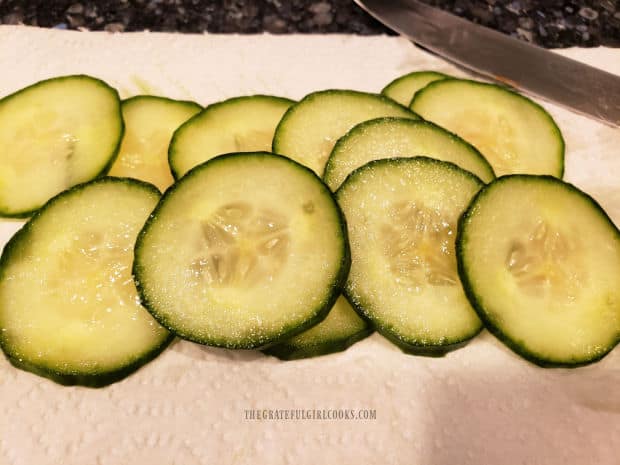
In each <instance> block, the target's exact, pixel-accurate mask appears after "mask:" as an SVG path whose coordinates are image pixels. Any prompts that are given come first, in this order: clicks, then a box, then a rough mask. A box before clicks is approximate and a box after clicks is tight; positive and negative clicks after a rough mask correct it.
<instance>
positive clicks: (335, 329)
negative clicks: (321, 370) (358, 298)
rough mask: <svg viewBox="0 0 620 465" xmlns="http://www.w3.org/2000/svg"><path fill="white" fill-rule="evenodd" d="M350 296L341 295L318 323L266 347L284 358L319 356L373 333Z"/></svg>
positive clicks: (269, 351) (338, 349)
mask: <svg viewBox="0 0 620 465" xmlns="http://www.w3.org/2000/svg"><path fill="white" fill-rule="evenodd" d="M372 331H373V330H372V328H371V327H370V326H369V324H368V323H367V322H366V321H364V320H363V319H361V318H360V317H359V316H358V315H357V313H355V310H353V309H352V308H351V305H350V304H349V303H348V302H347V300H346V299H345V298H344V297H342V296H340V297H338V300H337V301H336V303H335V304H334V306H333V307H332V309H331V310H330V311H329V314H328V315H327V318H325V319H324V320H323V321H321V322H320V323H319V324H318V325H316V326H313V327H312V328H310V329H308V330H307V331H304V332H303V333H301V334H299V335H297V336H294V337H292V338H290V339H288V340H286V341H284V342H282V343H280V344H276V345H274V346H272V347H270V348H269V349H267V350H265V353H266V354H269V355H274V356H276V357H278V358H281V359H283V360H294V359H299V358H308V357H316V356H319V355H326V354H331V353H333V352H341V351H343V350H346V349H347V348H349V347H350V346H352V345H353V344H355V343H356V342H357V341H360V340H362V339H364V338H365V337H367V336H369V335H370V334H371V333H372Z"/></svg>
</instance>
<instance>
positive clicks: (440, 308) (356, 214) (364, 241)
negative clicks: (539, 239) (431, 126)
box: [336, 157, 483, 355]
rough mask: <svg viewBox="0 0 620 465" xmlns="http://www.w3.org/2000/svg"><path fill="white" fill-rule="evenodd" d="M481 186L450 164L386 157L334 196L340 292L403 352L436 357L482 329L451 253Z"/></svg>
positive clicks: (353, 177)
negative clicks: (343, 235)
mask: <svg viewBox="0 0 620 465" xmlns="http://www.w3.org/2000/svg"><path fill="white" fill-rule="evenodd" d="M482 185H483V184H482V182H481V181H480V180H479V179H478V178H476V177H475V176H474V175H473V174H471V173H469V172H467V171H465V170H462V169H461V168H459V167H457V166H456V165H454V164H452V163H448V162H443V161H438V160H434V159H431V158H426V157H416V158H393V159H384V160H376V161H372V162H370V163H368V164H366V165H364V166H363V167H361V168H358V169H357V170H355V171H354V172H353V173H351V175H350V176H349V177H348V178H347V180H346V181H345V182H344V184H343V185H342V186H341V187H340V189H338V192H337V193H336V196H337V198H338V202H339V203H340V206H341V207H342V210H343V211H344V213H345V216H346V218H347V223H348V230H349V239H350V244H351V259H352V264H351V272H350V274H349V278H348V280H347V284H346V287H345V294H346V296H347V298H348V299H349V301H350V302H351V303H352V304H353V306H354V308H355V309H356V310H357V311H358V312H360V314H361V315H363V316H364V317H365V318H368V319H369V320H371V321H372V323H373V324H374V326H375V328H376V329H377V331H379V332H380V333H381V334H383V335H384V336H385V337H387V338H388V339H390V340H391V341H392V342H394V343H395V344H397V345H398V346H400V347H401V348H403V349H404V350H405V351H408V352H412V353H417V354H422V355H442V354H443V353H445V352H447V351H449V350H452V349H454V348H457V347H459V346H460V345H462V344H463V343H465V342H466V341H467V340H469V339H471V338H472V337H474V336H475V335H476V334H478V332H479V331H480V329H481V328H482V323H481V322H480V320H479V319H478V317H477V316H476V313H475V312H474V310H473V309H472V308H471V306H470V304H469V302H468V301H467V298H466V297H465V293H464V292H463V289H462V287H461V283H460V281H459V277H458V274H457V268H456V257H455V254H454V238H455V235H456V223H457V219H458V217H459V215H460V214H461V212H462V211H463V210H464V209H465V208H466V207H467V204H468V203H469V201H470V199H471V197H472V196H473V195H474V194H475V193H476V192H478V190H479V189H480V187H481V186H482Z"/></svg>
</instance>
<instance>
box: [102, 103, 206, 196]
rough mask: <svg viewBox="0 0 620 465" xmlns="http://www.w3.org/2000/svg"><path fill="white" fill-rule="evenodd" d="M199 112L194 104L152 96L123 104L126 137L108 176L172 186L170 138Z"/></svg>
mask: <svg viewBox="0 0 620 465" xmlns="http://www.w3.org/2000/svg"><path fill="white" fill-rule="evenodd" d="M201 110H202V107H201V106H200V105H198V104H197V103H194V102H186V101H179V100H172V99H168V98H164V97H155V96H153V95H138V96H136V97H131V98H130V99H127V100H124V101H123V103H122V111H123V119H124V120H125V135H124V137H123V142H122V144H121V149H120V151H119V153H118V157H117V159H116V161H115V162H114V164H113V165H112V168H111V169H110V175H111V176H122V177H131V178H137V179H142V180H143V181H147V182H150V183H152V184H154V185H155V186H157V187H158V188H159V190H161V191H164V190H166V189H167V188H168V187H169V186H170V185H171V184H172V183H173V182H174V179H173V178H172V174H171V173H170V167H169V165H168V145H169V144H170V139H171V138H172V134H173V133H174V131H175V130H176V129H177V128H178V127H179V126H180V125H181V124H183V123H184V122H185V121H187V120H188V119H189V118H191V117H192V116H194V115H195V114H196V113H199V112H200V111H201Z"/></svg>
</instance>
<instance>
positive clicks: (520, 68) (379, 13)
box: [355, 0, 620, 126]
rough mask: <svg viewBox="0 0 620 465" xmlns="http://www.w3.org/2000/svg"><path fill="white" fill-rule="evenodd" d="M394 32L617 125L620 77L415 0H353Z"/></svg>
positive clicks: (471, 66) (517, 86) (455, 61)
mask: <svg viewBox="0 0 620 465" xmlns="http://www.w3.org/2000/svg"><path fill="white" fill-rule="evenodd" d="M355 2H356V3H357V4H358V5H359V6H361V7H362V8H363V9H364V10H366V11H367V12H368V13H370V14H371V15H372V16H374V17H375V18H377V19H378V20H379V21H381V22H382V23H383V24H385V25H386V26H388V27H389V28H391V29H393V30H394V31H396V32H398V33H400V34H402V35H404V36H406V37H408V38H409V39H411V40H412V41H414V42H415V43H417V44H419V45H421V46H423V47H425V48H427V49H429V50H430V51H432V52H434V53H436V54H437V55H440V56H442V57H443V58H446V59H447V60H449V61H452V62H454V63H457V64H459V65H461V66H463V67H465V68H468V69H471V70H473V71H475V72H477V73H480V74H482V75H484V76H487V77H489V78H491V79H494V80H496V81H499V82H502V83H504V84H507V85H510V86H512V87H514V88H516V89H518V90H523V91H525V92H527V93H530V94H533V95H535V96H538V97H541V98H543V99H545V100H549V101H551V102H554V103H557V104H559V105H561V106H564V107H566V108H568V109H569V110H573V111H575V112H577V113H581V114H584V115H586V116H590V117H592V118H595V119H598V120H600V121H602V122H603V123H606V124H608V125H611V126H620V77H618V76H616V75H614V74H611V73H607V72H605V71H601V70H599V69H596V68H594V67H592V66H588V65H585V64H582V63H579V62H577V61H575V60H571V59H569V58H566V57H563V56H561V55H558V54H556V53H553V52H550V51H548V50H545V49H544V48H541V47H537V46H535V45H531V44H528V43H526V42H523V41H520V40H518V39H514V38H512V37H509V36H507V35H504V34H502V33H500V32H496V31H494V30H492V29H489V28H486V27H483V26H479V25H477V24H474V23H471V22H469V21H467V20H465V19H462V18H459V17H458V16H454V15H452V14H450V13H446V12H445V11H442V10H439V9H437V8H434V7H431V6H428V5H425V4H423V3H420V2H419V1H417V0H355Z"/></svg>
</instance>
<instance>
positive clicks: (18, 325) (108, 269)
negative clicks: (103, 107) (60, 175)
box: [0, 178, 171, 386]
mask: <svg viewBox="0 0 620 465" xmlns="http://www.w3.org/2000/svg"><path fill="white" fill-rule="evenodd" d="M158 199H159V193H158V192H157V189H155V187H153V186H151V185H150V184H146V183H142V182H140V181H135V180H130V179H118V178H102V179H99V180H96V181H92V182H90V183H86V184H81V185H79V186H75V187H73V188H72V189H70V190H68V191H65V192H63V193H62V194H60V195H58V196H56V197H54V198H53V199H52V200H50V201H49V202H48V203H47V204H46V205H45V206H44V207H43V208H42V209H41V210H39V211H38V212H37V213H36V214H35V215H34V216H33V217H32V218H31V219H30V221H29V222H28V223H26V225H25V226H24V227H23V228H22V229H21V230H20V231H19V232H18V233H17V234H16V235H15V236H13V238H12V239H11V240H10V241H9V243H8V244H7V245H6V247H5V249H4V252H3V253H2V258H1V259H0V329H1V330H0V345H1V346H2V349H3V350H4V352H5V354H6V355H7V357H8V358H9V360H10V361H11V363H13V364H14V365H15V366H17V367H19V368H23V369H25V370H28V371H32V372H34V373H37V374H40V375H42V376H46V377H49V378H51V379H53V380H54V381H56V382H59V383H62V384H82V385H87V386H101V385H105V384H109V383H111V382H114V381H117V380H119V379H121V378H123V377H124V376H126V375H127V374H129V373H131V372H132V371H134V370H135V369H137V368H138V367H139V366H141V365H143V364H144V363H146V362H148V361H149V360H151V359H152V358H154V357H155V356H156V355H157V354H159V353H160V352H161V351H162V350H163V349H164V348H165V347H166V345H167V344H168V343H169V342H170V340H171V336H170V334H169V333H168V331H166V330H165V329H164V328H162V327H161V326H160V325H158V324H157V322H156V321H155V320H154V319H153V318H152V317H151V315H149V313H148V312H147V311H146V310H145V309H144V308H143V307H142V306H141V305H140V299H139V297H138V293H137V290H136V287H135V285H134V283H133V280H132V275H131V263H132V260H133V253H132V252H133V245H134V241H135V239H136V236H137V234H138V231H139V230H140V228H141V227H142V225H143V224H144V222H145V220H146V218H147V217H148V215H149V213H150V212H151V210H152V209H153V208H154V207H155V205H156V204H157V201H158Z"/></svg>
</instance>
